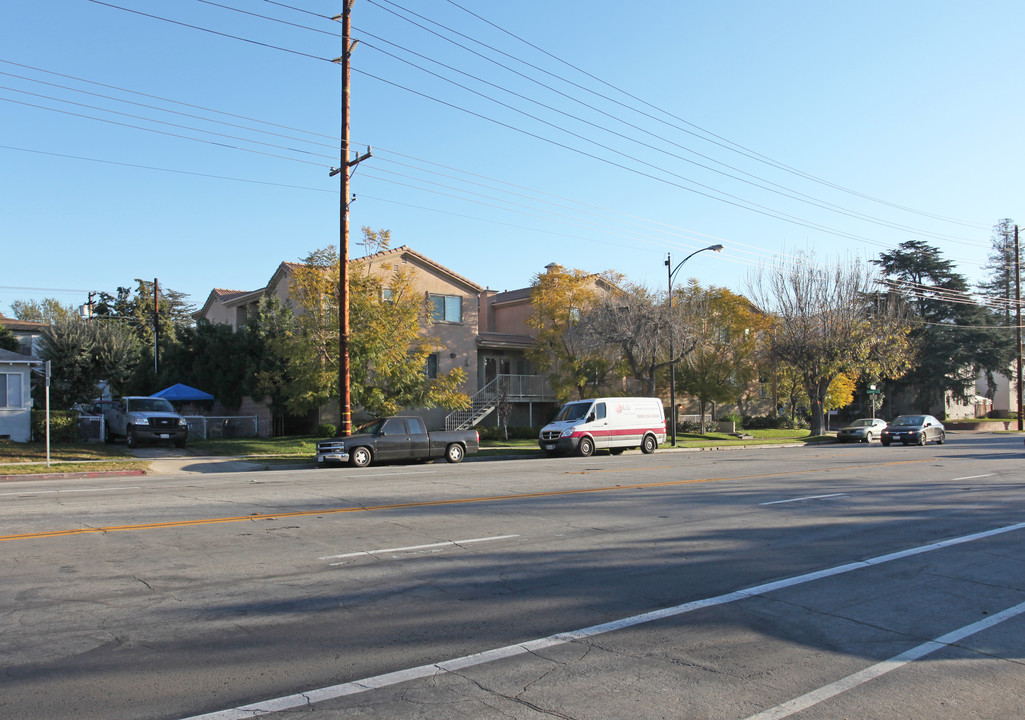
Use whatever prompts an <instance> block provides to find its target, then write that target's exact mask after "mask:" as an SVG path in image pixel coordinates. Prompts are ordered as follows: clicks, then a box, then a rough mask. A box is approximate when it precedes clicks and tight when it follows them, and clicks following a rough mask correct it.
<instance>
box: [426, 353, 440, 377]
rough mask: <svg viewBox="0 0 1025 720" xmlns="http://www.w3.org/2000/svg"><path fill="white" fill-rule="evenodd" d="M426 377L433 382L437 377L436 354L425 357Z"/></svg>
mask: <svg viewBox="0 0 1025 720" xmlns="http://www.w3.org/2000/svg"><path fill="white" fill-rule="evenodd" d="M426 372H427V377H428V378H430V379H431V380H434V379H436V378H437V377H438V353H431V354H430V355H428V356H427V367H426Z"/></svg>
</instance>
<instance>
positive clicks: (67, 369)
mask: <svg viewBox="0 0 1025 720" xmlns="http://www.w3.org/2000/svg"><path fill="white" fill-rule="evenodd" d="M39 354H40V357H42V359H43V360H49V361H50V365H51V368H50V371H51V379H50V400H51V402H52V403H53V404H54V406H55V407H57V408H63V409H66V408H69V407H71V406H72V405H73V404H74V403H77V402H86V401H89V400H92V399H93V398H95V397H96V396H97V394H98V393H99V383H100V381H101V380H107V381H109V382H110V384H111V388H112V389H113V390H120V389H121V383H123V382H124V378H125V377H126V375H127V373H128V372H130V369H131V368H133V367H134V365H135V364H136V363H137V362H138V357H139V346H138V341H137V340H136V339H135V337H134V335H133V334H132V332H131V331H130V330H129V329H128V328H127V327H125V326H123V325H121V324H119V323H117V322H116V321H114V322H109V323H104V322H87V321H85V320H80V319H79V318H78V317H77V316H74V315H72V316H69V317H58V318H55V319H54V321H53V322H52V323H51V324H50V325H49V326H48V327H47V328H46V329H45V330H44V331H43V333H42V336H41V338H40V351H39Z"/></svg>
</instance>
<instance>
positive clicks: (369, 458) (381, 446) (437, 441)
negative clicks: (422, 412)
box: [317, 417, 480, 467]
mask: <svg viewBox="0 0 1025 720" xmlns="http://www.w3.org/2000/svg"><path fill="white" fill-rule="evenodd" d="M479 447H480V436H479V435H478V434H477V431H476V430H455V431H450V432H445V431H436V432H428V431H427V428H426V426H425V425H424V422H423V420H422V419H420V418H418V417H388V418H380V419H378V420H374V421H373V422H370V423H367V424H366V425H363V426H362V427H360V428H359V429H358V430H357V431H356V433H355V434H353V435H349V436H348V437H341V438H333V439H331V440H322V441H321V442H319V443H317V466H318V467H324V466H325V465H328V464H332V463H349V464H351V465H354V466H356V467H366V466H367V465H370V464H371V463H386V462H404V461H410V460H436V459H440V458H444V459H445V460H447V461H448V462H450V463H457V462H460V461H461V460H462V459H463V458H464V457H465V456H466V455H473V454H476V452H477V450H478V448H479Z"/></svg>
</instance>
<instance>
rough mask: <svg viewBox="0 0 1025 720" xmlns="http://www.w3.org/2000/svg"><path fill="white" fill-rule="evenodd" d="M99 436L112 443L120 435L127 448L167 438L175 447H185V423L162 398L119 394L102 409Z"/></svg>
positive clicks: (186, 429)
mask: <svg viewBox="0 0 1025 720" xmlns="http://www.w3.org/2000/svg"><path fill="white" fill-rule="evenodd" d="M103 425H104V430H103V439H104V440H105V441H106V442H113V441H114V440H115V439H116V438H122V437H123V438H124V439H125V443H126V444H127V445H128V447H130V448H133V447H135V446H136V445H137V444H138V443H140V442H159V441H160V440H170V441H171V442H173V443H174V444H175V447H180V448H183V447H185V439H186V437H187V436H188V433H189V426H188V423H187V422H186V421H185V418H183V417H182V416H181V415H179V414H178V413H176V412H175V410H174V408H173V407H172V406H171V403H169V402H168V401H167V400H165V399H164V398H159V397H136V396H128V397H123V398H121V399H120V400H118V401H117V403H116V404H115V405H113V406H112V407H107V408H105V409H104V410H103Z"/></svg>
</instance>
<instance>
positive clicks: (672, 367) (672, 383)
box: [666, 245, 722, 447]
mask: <svg viewBox="0 0 1025 720" xmlns="http://www.w3.org/2000/svg"><path fill="white" fill-rule="evenodd" d="M705 250H711V251H712V252H722V245H709V246H708V247H704V248H701V249H700V250H695V251H694V252H692V253H691V254H690V255H688V256H687V257H685V258H684V259H683V260H681V261H680V262H679V263H677V264H676V267H673V263H672V256H671V255H669V254H668V253H666V270H668V271H669V311H670V318H669V321H670V322H672V310H673V278H674V277H676V273H677V271H679V269H680V268H681V267H683V264H684V263H685V262H687V261H688V260H690V259H691V258H692V257H694V256H695V255H697V254H698V253H700V252H704V251H705ZM670 268H671V269H670ZM669 414H670V415H672V416H673V421H672V427H673V435H672V438H673V447H676V350H675V348H674V347H673V330H672V328H670V329H669ZM704 420H705V419H704V418H701V422H704Z"/></svg>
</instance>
